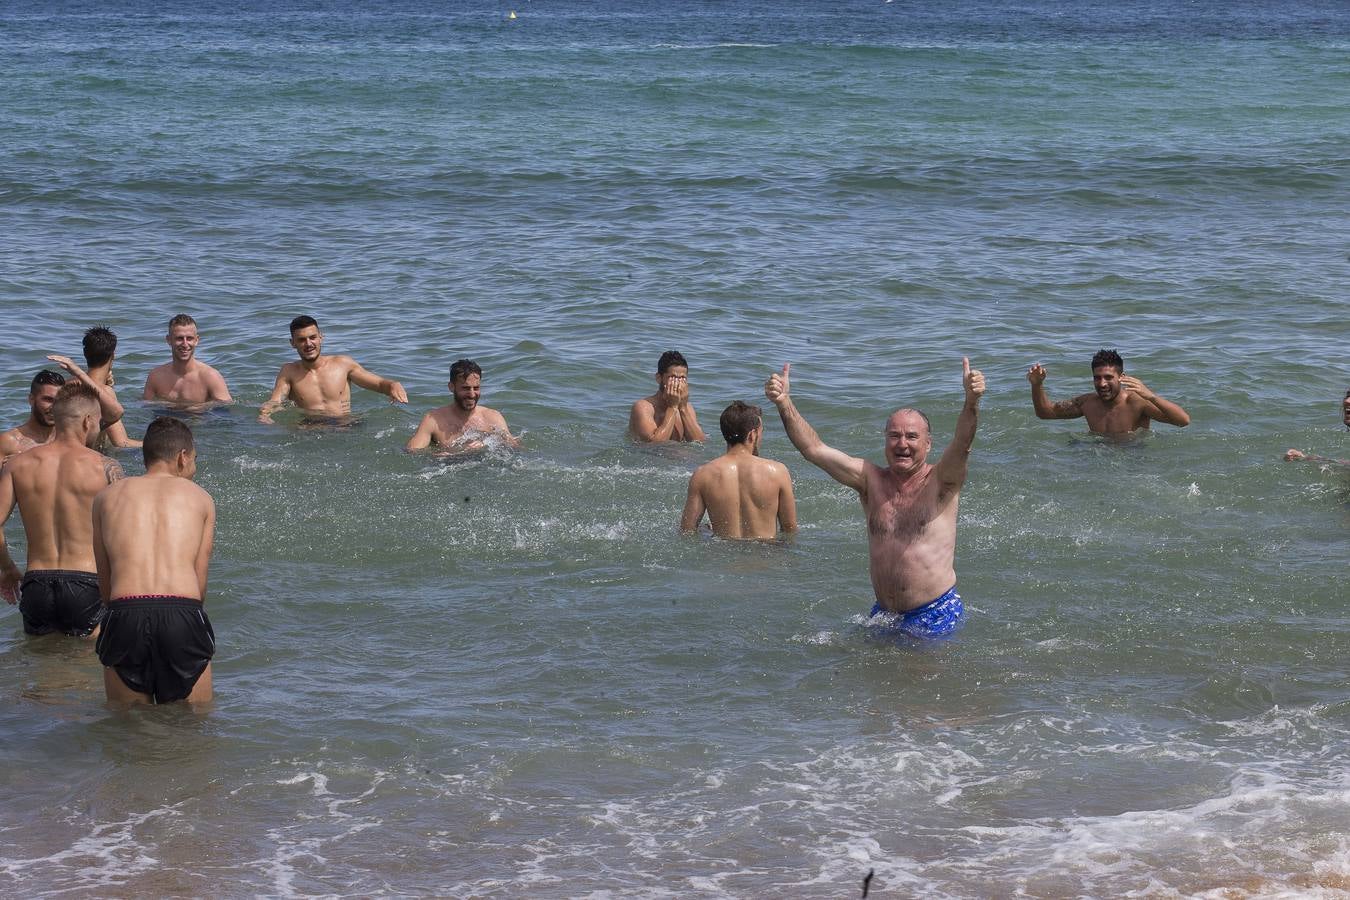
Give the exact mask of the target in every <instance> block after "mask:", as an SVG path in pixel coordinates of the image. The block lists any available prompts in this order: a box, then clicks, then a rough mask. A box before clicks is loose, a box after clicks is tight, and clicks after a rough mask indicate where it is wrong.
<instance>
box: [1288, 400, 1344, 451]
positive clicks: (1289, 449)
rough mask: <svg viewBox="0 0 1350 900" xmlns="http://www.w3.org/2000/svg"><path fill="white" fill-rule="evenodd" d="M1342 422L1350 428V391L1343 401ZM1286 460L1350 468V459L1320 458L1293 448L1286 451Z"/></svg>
mask: <svg viewBox="0 0 1350 900" xmlns="http://www.w3.org/2000/svg"><path fill="white" fill-rule="evenodd" d="M1341 421H1342V422H1344V423H1345V427H1346V428H1350V390H1347V391H1346V392H1345V397H1344V398H1343V399H1342V400H1341ZM1284 458H1285V460H1286V461H1287V462H1294V461H1295V460H1300V459H1306V460H1310V461H1312V462H1325V463H1335V464H1337V465H1341V466H1350V459H1332V458H1331V457H1329V456H1318V455H1317V454H1316V453H1304V452H1303V451H1302V450H1295V449H1293V448H1292V447H1291V448H1289V449H1288V450H1286V451H1285V453H1284Z"/></svg>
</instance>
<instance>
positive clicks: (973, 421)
mask: <svg viewBox="0 0 1350 900" xmlns="http://www.w3.org/2000/svg"><path fill="white" fill-rule="evenodd" d="M961 368H962V373H961V384H962V385H963V386H964V387H965V389H966V402H965V403H964V404H963V405H962V406H961V415H959V416H957V417H956V433H955V434H953V435H952V442H951V443H950V444H948V445H947V449H946V450H944V451H943V452H942V459H940V460H938V464H937V465H936V466H934V467H933V469H934V472H935V474H936V475H937V476H938V478H939V479H941V481H942V483H943V484H945V485H950V486H954V487H958V488H959V487H960V486H961V485H963V484H965V483H966V472H967V469H968V466H969V463H970V447H971V445H972V444H973V443H975V429H976V428H977V427H979V424H980V397H981V396H983V394H984V373H983V372H981V371H980V370H979V369H972V368H971V367H970V358H969V357H962V358H961Z"/></svg>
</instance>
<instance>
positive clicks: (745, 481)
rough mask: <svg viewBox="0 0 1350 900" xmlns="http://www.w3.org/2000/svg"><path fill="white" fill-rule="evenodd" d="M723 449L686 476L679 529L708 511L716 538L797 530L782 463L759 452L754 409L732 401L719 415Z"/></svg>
mask: <svg viewBox="0 0 1350 900" xmlns="http://www.w3.org/2000/svg"><path fill="white" fill-rule="evenodd" d="M722 434H723V436H724V437H726V439H727V444H728V446H727V452H726V453H724V454H722V455H721V456H719V457H718V458H717V459H715V460H713V461H712V462H709V463H705V464H704V465H702V466H699V467H698V469H696V470H695V471H694V474H693V476H692V477H691V478H690V479H689V490H688V492H687V494H686V496H685V501H684V512H683V514H682V515H681V516H680V530H681V531H685V532H692V531H696V530H698V525H699V522H700V521H701V520H702V519H703V514H704V513H705V512H706V513H707V514H708V521H709V522H710V523H711V525H712V530H713V534H715V535H717V536H718V537H720V538H731V539H747V540H772V539H774V538H775V537H777V536H778V527H779V526H780V525H781V526H782V529H783V531H784V532H787V533H791V532H794V531H796V530H797V503H796V499H795V498H794V496H793V493H792V476H791V475H790V474H788V470H787V466H785V465H783V464H782V463H779V462H774V461H773V460H769V459H762V458H761V457H760V456H759V447H760V441H761V439H762V437H763V434H764V427H763V424H762V422H761V420H760V417H759V410H758V409H757V408H756V407H752V406H748V405H747V404H744V403H741V402H740V401H737V402H736V403H733V404H731V406H728V407H727V409H726V411H725V412H723V414H722Z"/></svg>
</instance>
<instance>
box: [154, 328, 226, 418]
mask: <svg viewBox="0 0 1350 900" xmlns="http://www.w3.org/2000/svg"><path fill="white" fill-rule="evenodd" d="M164 343H166V344H168V345H169V349H170V350H171V351H173V362H168V363H165V364H164V365H162V366H158V367H156V368H154V369H151V370H150V374H149V375H148V376H147V377H146V379H145V390H144V392H142V394H141V399H143V400H168V401H169V402H170V403H193V404H199V403H212V402H215V403H232V402H234V398H233V397H231V396H230V389H229V388H228V387H227V386H226V385H225V379H224V378H222V377H221V375H220V373H219V372H217V371H216V370H215V369H213V368H211V367H210V366H208V365H207V364H206V363H204V362H201V361H200V360H198V359H197V345H198V344H199V343H201V336H200V335H198V334H197V321H196V320H195V319H193V318H192V316H189V315H186V314H179V315H176V316H174V317H173V318H172V319H170V320H169V333H168V335H166V336H165V338H164Z"/></svg>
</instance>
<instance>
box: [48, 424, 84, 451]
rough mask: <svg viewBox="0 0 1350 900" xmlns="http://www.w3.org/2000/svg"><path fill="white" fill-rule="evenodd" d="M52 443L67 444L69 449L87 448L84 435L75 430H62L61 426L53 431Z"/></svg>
mask: <svg viewBox="0 0 1350 900" xmlns="http://www.w3.org/2000/svg"><path fill="white" fill-rule="evenodd" d="M50 443H53V444H65V445H66V446H68V447H83V446H85V443H84V435H83V434H81V433H80V432H79V431H77V430H76V429H74V428H62V427H61V426H59V425H58V426H56V428H55V429H53V432H52V439H51V441H50Z"/></svg>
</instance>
